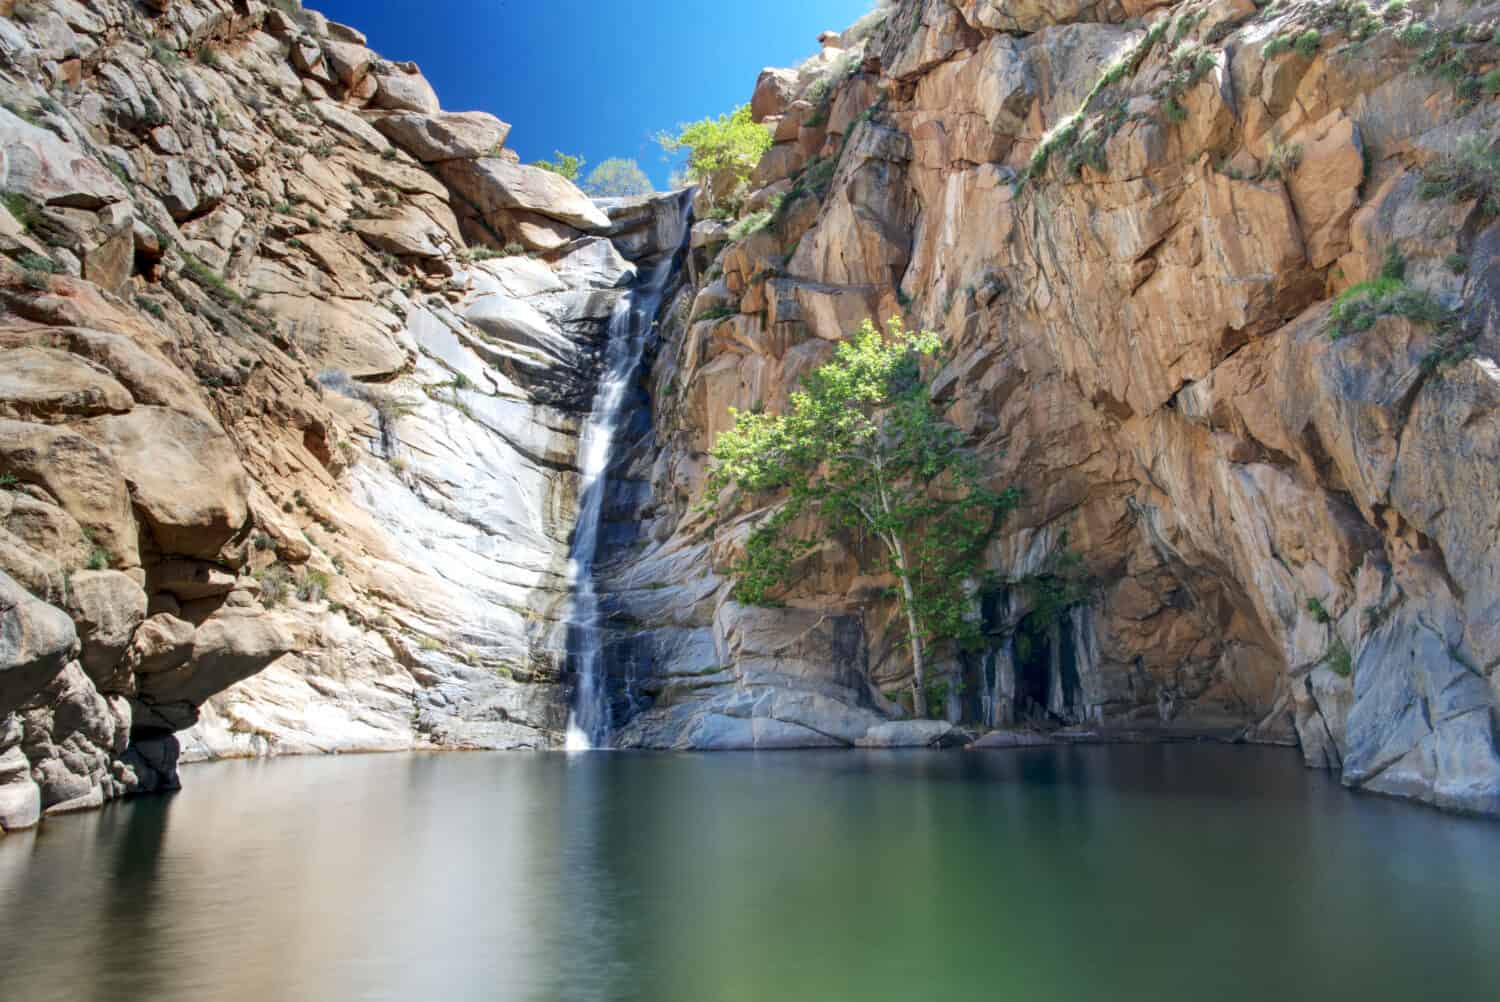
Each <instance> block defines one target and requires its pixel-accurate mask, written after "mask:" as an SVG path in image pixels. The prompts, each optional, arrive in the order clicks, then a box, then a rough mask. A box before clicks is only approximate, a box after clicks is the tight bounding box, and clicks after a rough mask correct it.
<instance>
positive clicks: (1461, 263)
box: [1443, 254, 1469, 275]
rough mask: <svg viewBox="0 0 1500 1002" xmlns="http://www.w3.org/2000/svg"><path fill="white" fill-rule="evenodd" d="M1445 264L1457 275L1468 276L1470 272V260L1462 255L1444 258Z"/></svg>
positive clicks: (1451, 255)
mask: <svg viewBox="0 0 1500 1002" xmlns="http://www.w3.org/2000/svg"><path fill="white" fill-rule="evenodd" d="M1443 264H1445V265H1447V266H1448V270H1449V271H1451V272H1453V274H1455V275H1463V274H1466V273H1467V272H1468V270H1469V259H1468V258H1467V257H1465V256H1464V255H1462V254H1449V255H1448V256H1447V257H1445V258H1443Z"/></svg>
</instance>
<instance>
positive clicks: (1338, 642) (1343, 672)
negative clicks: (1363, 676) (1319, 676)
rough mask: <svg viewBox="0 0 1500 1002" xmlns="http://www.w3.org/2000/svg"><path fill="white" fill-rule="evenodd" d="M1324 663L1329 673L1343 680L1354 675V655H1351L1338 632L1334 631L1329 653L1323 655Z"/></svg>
mask: <svg viewBox="0 0 1500 1002" xmlns="http://www.w3.org/2000/svg"><path fill="white" fill-rule="evenodd" d="M1323 663H1324V664H1325V665H1327V666H1328V670H1329V671H1331V672H1333V673H1334V674H1335V675H1338V676H1339V677H1341V678H1348V677H1349V676H1351V675H1353V674H1354V655H1352V654H1351V653H1349V647H1348V645H1347V644H1345V643H1344V638H1343V637H1341V636H1339V633H1338V631H1337V630H1335V631H1333V640H1332V641H1330V642H1329V644H1328V652H1327V653H1326V654H1324V655H1323Z"/></svg>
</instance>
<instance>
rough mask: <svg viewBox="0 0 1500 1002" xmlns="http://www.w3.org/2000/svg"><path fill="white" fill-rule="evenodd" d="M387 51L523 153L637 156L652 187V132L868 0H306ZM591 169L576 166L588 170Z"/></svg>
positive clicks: (720, 101)
mask: <svg viewBox="0 0 1500 1002" xmlns="http://www.w3.org/2000/svg"><path fill="white" fill-rule="evenodd" d="M307 5H308V6H309V7H311V8H313V9H314V10H319V11H322V12H323V13H324V14H327V15H328V16H329V17H331V18H333V19H334V20H335V21H342V22H344V23H346V24H351V25H353V26H354V27H356V28H358V29H359V30H361V31H363V32H364V33H365V34H366V35H368V36H369V38H370V47H371V48H373V49H375V50H376V51H377V52H379V53H380V54H381V55H383V56H385V57H386V58H388V59H395V60H404V59H410V60H413V61H415V62H417V63H418V64H420V65H421V67H422V72H423V73H425V74H426V76H427V79H428V80H430V81H431V82H432V85H433V86H434V87H436V88H437V92H438V97H439V98H441V99H442V102H443V108H444V109H445V110H448V111H470V110H475V109H477V110H481V111H488V112H492V113H493V114H495V115H498V116H499V117H500V118H502V119H504V120H505V121H507V122H509V123H510V124H511V125H513V126H514V127H515V128H514V130H513V131H512V132H511V137H510V140H509V141H508V142H507V144H506V145H508V146H510V148H511V149H514V150H515V151H516V152H517V153H519V154H520V155H521V158H522V159H523V160H526V161H528V162H529V161H532V160H535V159H537V158H538V157H551V156H552V152H553V150H555V149H561V150H563V151H565V152H568V153H577V154H582V155H583V156H584V157H585V158H586V159H587V160H588V161H589V163H590V164H597V163H598V162H599V161H601V160H603V159H605V158H607V157H613V156H621V157H632V158H634V159H636V160H637V161H639V162H640V165H641V167H642V168H644V169H645V171H646V173H647V174H649V175H650V176H651V179H652V180H653V181H654V182H656V184H657V186H658V187H665V186H666V183H667V178H668V175H669V174H670V173H671V169H672V168H671V165H670V164H668V163H667V162H665V161H664V160H663V159H662V154H661V150H660V148H659V147H657V145H656V144H655V143H653V142H652V141H651V138H650V137H651V136H652V135H654V134H655V133H656V132H658V131H659V130H662V129H671V128H673V127H674V126H676V125H677V124H679V123H681V122H686V121H692V120H694V119H698V118H702V117H704V116H705V115H710V114H718V113H719V112H722V111H728V110H729V109H730V108H732V107H733V106H734V105H736V104H742V103H744V102H746V101H748V100H750V94H751V91H752V90H753V88H754V86H755V77H756V75H757V74H758V73H759V72H760V70H761V68H762V67H765V66H790V65H795V64H796V63H797V62H799V61H801V60H802V59H803V58H805V57H807V56H809V55H811V54H812V53H813V52H814V51H815V50H816V49H817V37H818V33H819V32H821V31H825V30H834V31H842V30H843V29H844V28H846V27H848V26H849V25H850V24H852V23H853V22H854V20H855V19H856V18H858V17H859V16H860V15H861V14H863V13H864V12H865V11H867V10H869V9H870V7H871V6H872V3H871V0H754V2H751V3H724V2H722V0H634V2H630V0H385V2H378V0H321V2H320V0H308V4H307ZM587 170H588V168H587V167H586V168H585V172H586V171H587Z"/></svg>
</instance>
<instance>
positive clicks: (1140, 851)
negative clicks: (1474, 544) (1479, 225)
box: [0, 746, 1500, 1002]
mask: <svg viewBox="0 0 1500 1002" xmlns="http://www.w3.org/2000/svg"><path fill="white" fill-rule="evenodd" d="M184 779H185V782H186V783H187V784H188V788H187V789H186V790H185V791H184V792H183V793H181V794H179V795H177V796H175V797H172V798H160V799H142V800H137V801H132V802H128V803H125V804H121V805H117V806H114V807H112V808H110V809H107V810H104V811H101V812H97V813H94V814H87V815H79V816H75V817H67V818H56V819H52V820H50V821H48V822H47V823H46V825H45V826H43V828H41V829H40V830H39V831H37V832H35V833H24V834H20V835H11V836H6V837H4V838H0V998H3V999H5V1000H6V1002H35V1000H52V999H56V1000H68V1002H84V1000H110V1002H114V1000H120V999H150V1000H154V1002H170V1000H194V1002H206V1000H227V1002H251V1000H255V1002H280V1000H308V1002H312V1000H317V1002H342V1000H354V999H358V1000H384V999H391V1000H397V999H399V1000H403V1002H448V1000H470V999H474V1000H491V999H493V1000H510V999H516V1000H557V1002H591V1000H610V1002H613V1000H633V999H639V1000H642V1002H679V1000H680V1002H739V1000H744V1002H752V1000H753V1002H802V1000H807V1002H826V1000H844V999H849V1000H856V999H858V1000H887V999H889V1000H903V1002H917V1000H929V999H930V1000H943V1002H962V1000H969V999H976V1000H977V999H984V1000H1002V1002H1004V1000H1015V1002H1049V1000H1066V1002H1094V1000H1101V1002H1102V1000H1110V1002H1115V1000H1126V999H1141V1000H1152V1002H1163V1000H1179V999H1180V1000H1189V999H1191V1000H1194V1002H1203V1000H1214V1002H1225V1000H1242V999H1243V1000H1257V1002H1261V1000H1265V999H1278V1000H1303V999H1306V1000H1345V999H1347V1000H1361V1002H1370V1000H1379V999H1438V998H1443V999H1447V998H1453V999H1460V998H1462V999H1477V998H1493V997H1495V995H1496V992H1497V990H1500V824H1496V823H1493V822H1486V821H1476V820H1468V819H1461V818H1454V817H1448V816H1444V815H1441V814H1438V813H1436V812H1433V811H1430V810H1426V809H1423V808H1420V807H1414V806H1411V805H1407V804H1403V803H1397V802H1393V801H1385V800H1380V799H1374V798H1369V797H1361V796H1357V795H1354V794H1350V793H1348V792H1346V791H1344V790H1343V789H1341V788H1340V787H1339V786H1338V785H1337V783H1336V782H1335V781H1334V780H1333V779H1331V778H1330V777H1328V776H1327V775H1325V774H1322V773H1315V772H1309V771H1307V770H1305V769H1303V768H1302V767H1301V765H1300V763H1299V760H1298V757H1297V755H1296V753H1294V752H1289V751H1284V750H1275V749H1249V748H1224V747H1209V746H1166V747H1112V748H1041V749H1023V750H1012V751H996V752H959V751H954V752H868V753H866V752H831V753H817V752H815V753H769V754H765V753H763V754H715V755H644V754H643V755H633V754H607V753H605V754H590V755H582V756H571V757H569V756H564V755H561V754H550V755H549V754H491V755H404V756H392V757H383V756H371V757H354V758H328V759H305V760H291V759H289V760H281V761H272V762H234V763H222V764H215V765H207V766H195V767H193V768H191V769H190V770H186V771H185V774H184Z"/></svg>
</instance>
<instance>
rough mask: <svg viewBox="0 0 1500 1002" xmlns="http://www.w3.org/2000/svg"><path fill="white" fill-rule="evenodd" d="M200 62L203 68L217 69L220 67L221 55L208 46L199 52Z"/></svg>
mask: <svg viewBox="0 0 1500 1002" xmlns="http://www.w3.org/2000/svg"><path fill="white" fill-rule="evenodd" d="M198 62H199V63H200V64H201V65H203V66H209V67H215V66H218V65H219V53H218V52H217V51H216V50H214V49H210V48H209V47H208V46H206V45H205V46H204V47H203V48H201V49H199V50H198Z"/></svg>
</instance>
